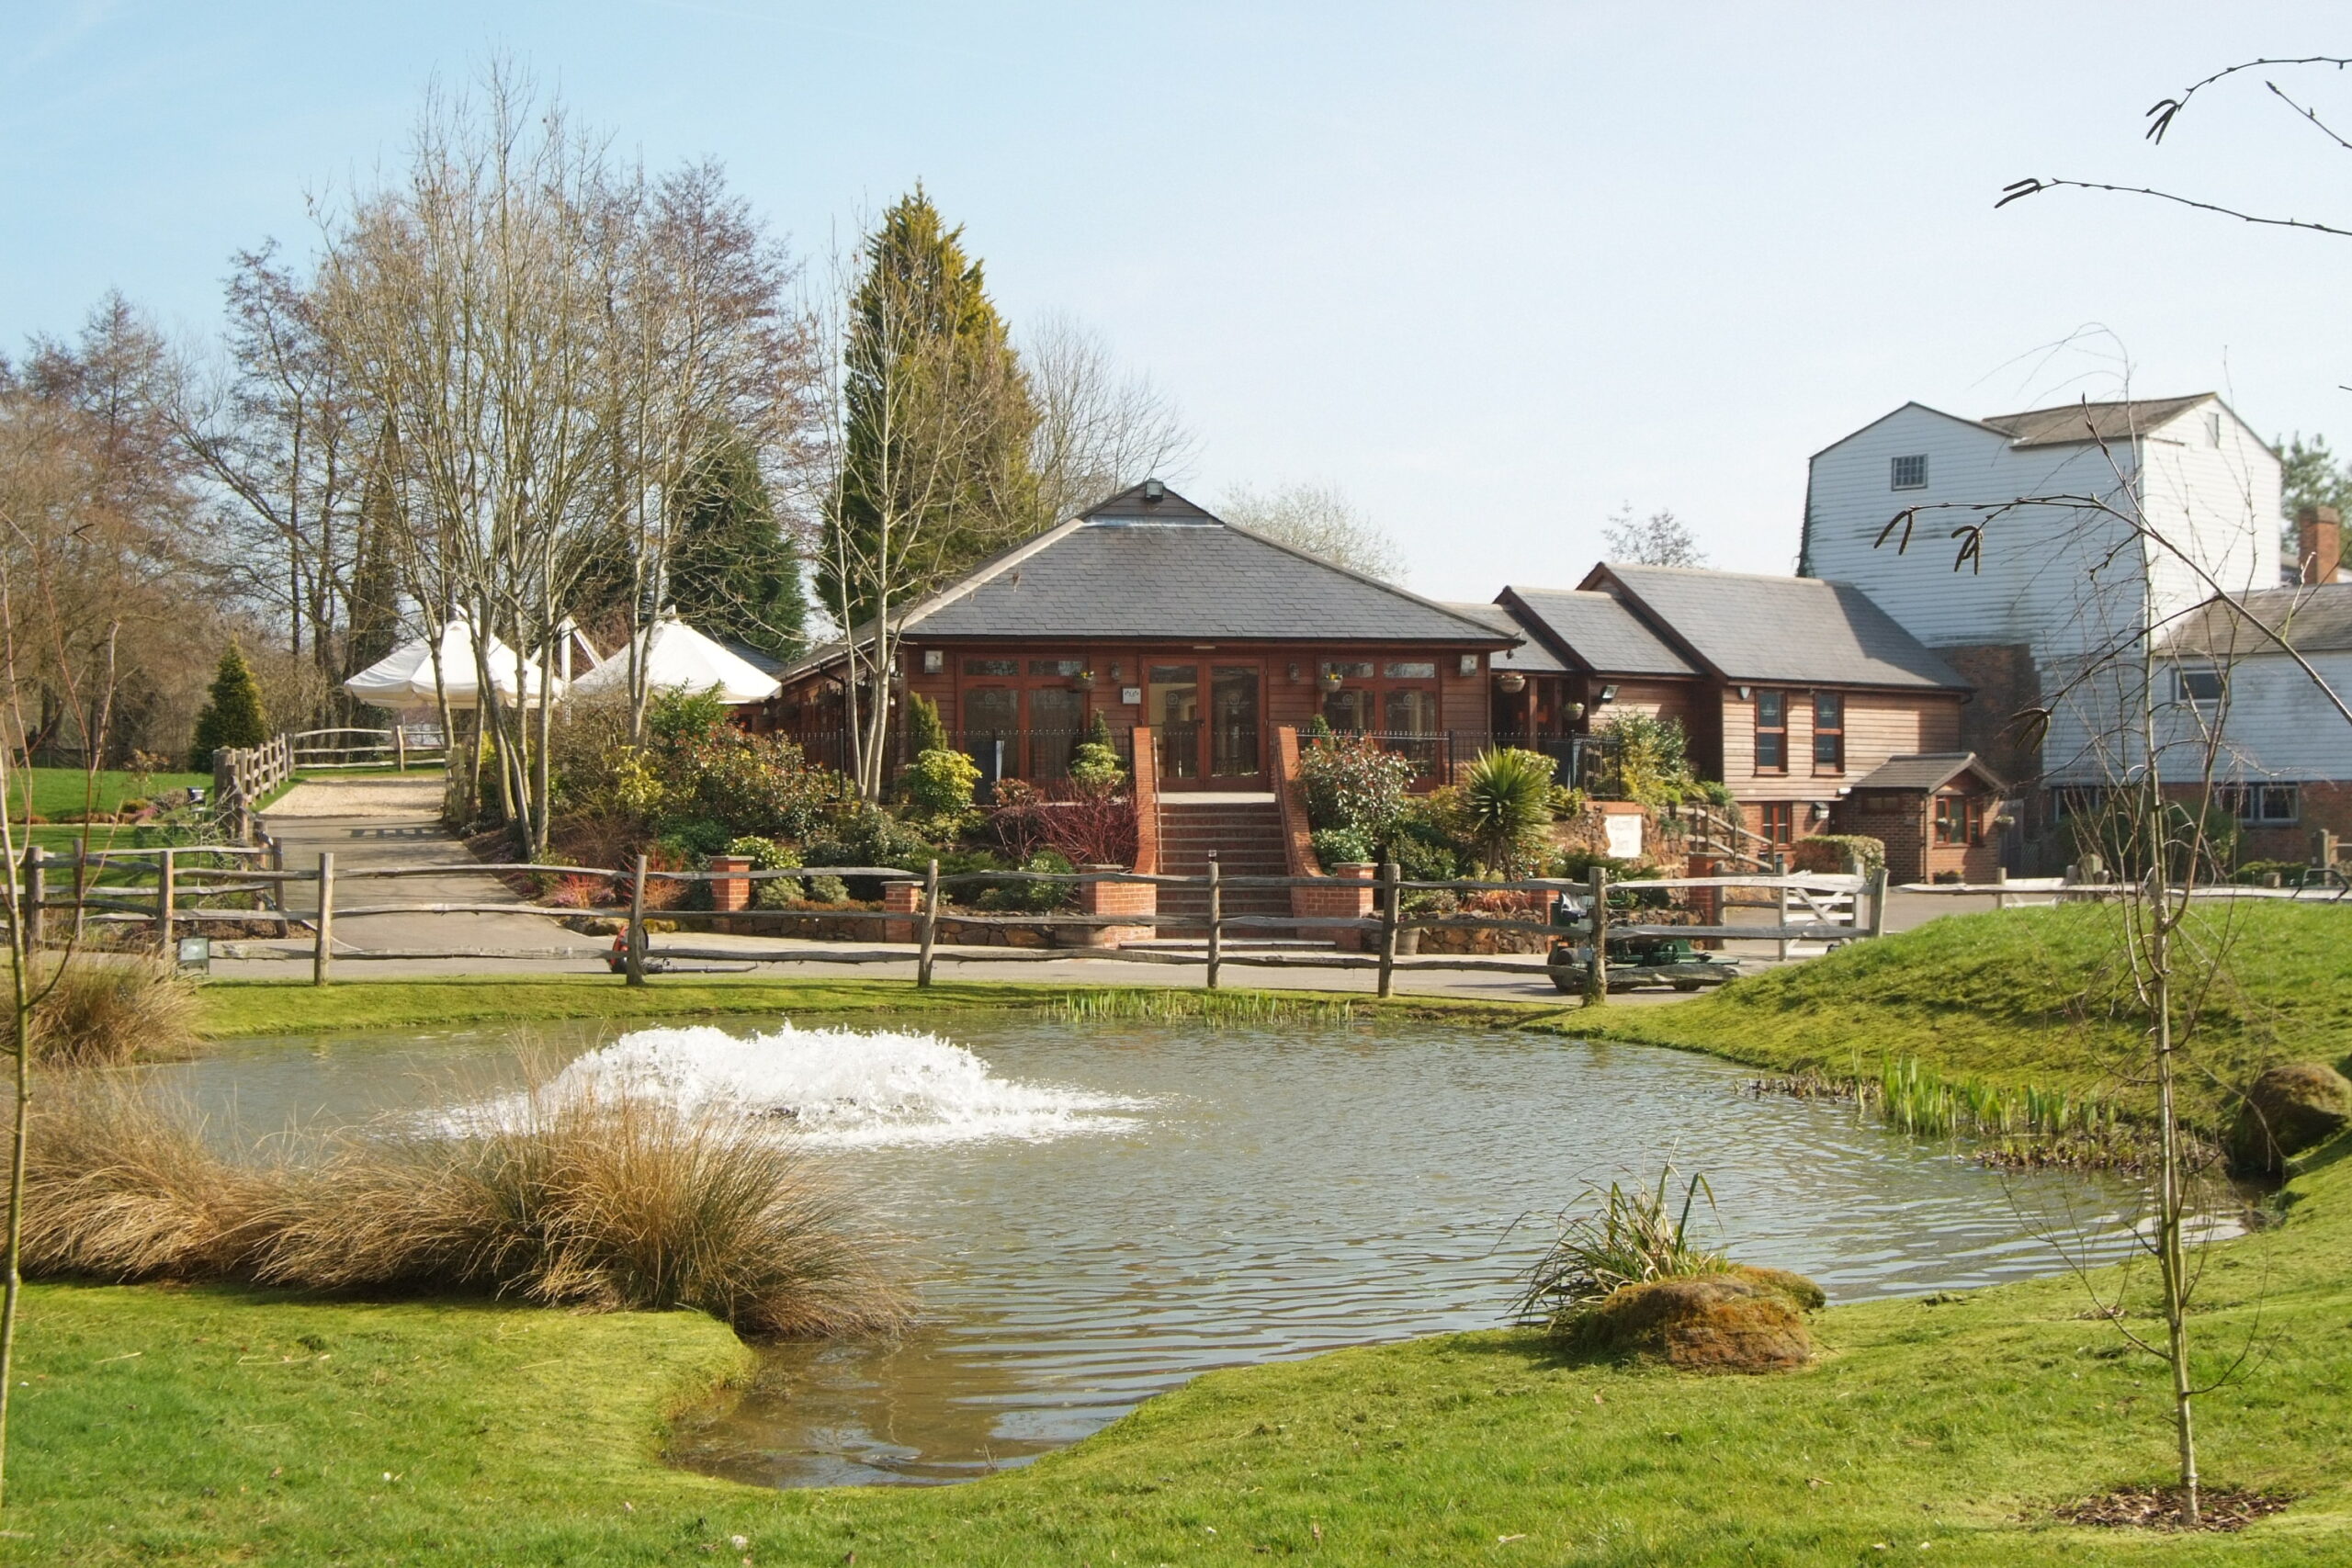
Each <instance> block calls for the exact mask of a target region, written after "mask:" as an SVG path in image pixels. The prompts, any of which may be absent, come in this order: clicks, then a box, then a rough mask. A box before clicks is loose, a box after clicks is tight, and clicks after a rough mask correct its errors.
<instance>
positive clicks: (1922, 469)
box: [1887, 452, 1928, 490]
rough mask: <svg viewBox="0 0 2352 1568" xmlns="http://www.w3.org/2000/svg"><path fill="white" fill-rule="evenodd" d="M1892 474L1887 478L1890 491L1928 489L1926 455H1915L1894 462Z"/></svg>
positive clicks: (1922, 453) (1899, 458)
mask: <svg viewBox="0 0 2352 1568" xmlns="http://www.w3.org/2000/svg"><path fill="white" fill-rule="evenodd" d="M1893 469H1894V471H1893V473H1892V474H1891V475H1890V476H1889V478H1888V483H1887V488H1888V489H1890V490H1925V489H1927V488H1928V455H1927V454H1926V453H1925V452H1918V453H1915V454H1913V455H1912V456H1910V457H1897V458H1895V459H1894V464H1893Z"/></svg>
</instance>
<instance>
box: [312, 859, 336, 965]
mask: <svg viewBox="0 0 2352 1568" xmlns="http://www.w3.org/2000/svg"><path fill="white" fill-rule="evenodd" d="M317 932H318V941H317V945H316V946H314V947H312V948H311V984H312V985H313V986H323V985H325V984H326V983H327V982H328V981H329V980H331V979H333V978H334V851H333V850H321V851H320V852H319V923H318V926H317Z"/></svg>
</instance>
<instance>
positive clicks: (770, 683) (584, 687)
mask: <svg viewBox="0 0 2352 1568" xmlns="http://www.w3.org/2000/svg"><path fill="white" fill-rule="evenodd" d="M644 649H645V652H644V656H643V658H644V666H645V687H646V690H647V691H650V692H708V691H712V690H716V691H717V692H718V700H719V701H720V702H722V703H726V704H728V705H730V706H732V705H737V704H741V703H757V702H764V701H766V700H767V699H768V698H770V697H772V696H774V695H775V694H776V693H777V692H778V691H779V690H781V689H782V688H781V687H780V686H779V684H778V683H777V682H776V681H775V679H774V678H773V677H771V676H768V675H765V674H763V673H762V672H761V671H760V668H759V666H758V665H756V664H753V663H752V662H751V661H750V660H747V659H744V658H743V657H741V655H740V654H735V653H730V652H729V651H728V649H725V648H723V647H721V646H720V645H719V644H718V643H716V642H713V641H712V640H711V639H710V638H708V637H705V636H703V634H702V633H700V632H698V631H696V630H695V629H694V627H692V626H688V625H686V623H685V622H684V621H681V620H677V619H674V618H673V617H669V616H664V617H663V618H662V620H660V621H658V622H656V623H655V624H654V626H653V629H652V631H651V632H650V633H649V634H646V635H645V642H644ZM571 694H572V695H573V696H574V697H576V698H578V699H580V700H581V701H582V702H597V701H602V702H619V701H624V700H626V699H627V698H628V649H621V650H620V651H619V652H617V653H615V654H612V655H611V656H609V657H608V658H606V659H605V661H604V662H603V663H602V664H599V665H598V666H596V668H595V669H594V670H591V671H588V673H586V674H585V675H582V676H581V677H580V678H579V679H578V680H576V681H574V682H572V683H571Z"/></svg>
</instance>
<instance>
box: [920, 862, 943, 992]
mask: <svg viewBox="0 0 2352 1568" xmlns="http://www.w3.org/2000/svg"><path fill="white" fill-rule="evenodd" d="M938 937H939V862H938V861H937V860H936V859H933V861H932V863H931V864H930V865H929V866H928V867H927V868H926V869H925V870H924V872H923V874H922V938H921V940H922V948H921V949H920V950H919V951H918V952H917V953H916V955H915V987H916V989H918V990H924V991H927V990H929V989H931V948H932V943H933V942H935V941H937V940H938Z"/></svg>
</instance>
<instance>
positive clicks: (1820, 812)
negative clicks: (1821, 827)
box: [1813, 800, 1829, 822]
mask: <svg viewBox="0 0 2352 1568" xmlns="http://www.w3.org/2000/svg"><path fill="white" fill-rule="evenodd" d="M1813 819H1814V820H1815V821H1816V822H1826V821H1828V820H1829V803H1828V802H1827V801H1826V800H1816V801H1815V802H1814V803H1813Z"/></svg>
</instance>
